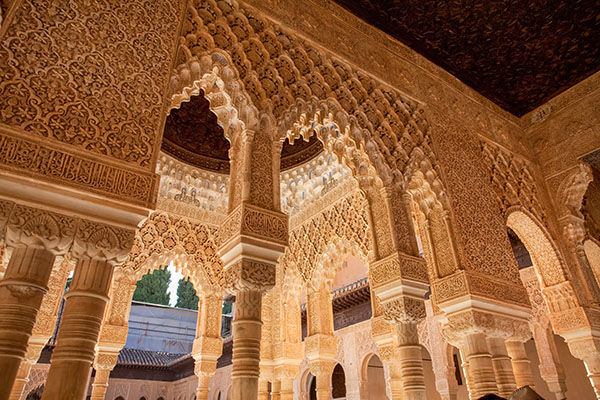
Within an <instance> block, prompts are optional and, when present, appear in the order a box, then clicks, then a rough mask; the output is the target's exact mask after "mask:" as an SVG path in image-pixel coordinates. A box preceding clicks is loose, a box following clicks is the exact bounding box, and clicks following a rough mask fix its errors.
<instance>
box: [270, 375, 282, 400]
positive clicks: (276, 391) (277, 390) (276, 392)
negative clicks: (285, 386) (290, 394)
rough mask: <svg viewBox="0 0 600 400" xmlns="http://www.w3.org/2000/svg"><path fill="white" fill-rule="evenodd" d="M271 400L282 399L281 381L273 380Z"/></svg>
mask: <svg viewBox="0 0 600 400" xmlns="http://www.w3.org/2000/svg"><path fill="white" fill-rule="evenodd" d="M271 400H281V381H280V380H279V379H275V380H273V382H272V383H271Z"/></svg>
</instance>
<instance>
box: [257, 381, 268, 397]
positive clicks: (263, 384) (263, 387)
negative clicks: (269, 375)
mask: <svg viewBox="0 0 600 400" xmlns="http://www.w3.org/2000/svg"><path fill="white" fill-rule="evenodd" d="M269 394H270V393H269V381H268V380H266V379H259V380H258V400H269Z"/></svg>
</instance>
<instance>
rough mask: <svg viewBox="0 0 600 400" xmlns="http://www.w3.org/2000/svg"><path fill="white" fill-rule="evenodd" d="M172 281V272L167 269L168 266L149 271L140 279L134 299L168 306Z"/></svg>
mask: <svg viewBox="0 0 600 400" xmlns="http://www.w3.org/2000/svg"><path fill="white" fill-rule="evenodd" d="M170 282H171V272H169V271H168V270H167V267H165V268H159V269H157V270H154V271H153V272H152V273H147V274H146V275H144V276H143V277H142V279H140V280H139V281H138V283H137V285H136V287H135V292H133V300H134V301H143V302H145V303H153V304H162V305H165V306H168V305H169V298H170V295H169V291H168V289H169V283H170Z"/></svg>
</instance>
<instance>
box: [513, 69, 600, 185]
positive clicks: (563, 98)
mask: <svg viewBox="0 0 600 400" xmlns="http://www.w3.org/2000/svg"><path fill="white" fill-rule="evenodd" d="M523 123H524V125H525V126H524V127H525V132H526V135H527V138H528V139H529V140H530V142H531V143H532V145H533V150H534V151H535V157H536V158H537V161H538V162H539V164H540V166H541V168H542V171H543V173H544V176H545V177H546V178H547V179H548V186H549V189H550V193H556V189H557V187H558V185H559V184H560V181H559V178H560V177H557V176H555V175H557V174H559V173H561V172H564V171H566V170H567V169H568V168H570V167H572V166H573V165H575V164H576V163H577V160H578V159H579V158H580V157H582V156H584V155H586V154H588V153H590V152H592V151H594V150H597V149H598V148H600V72H599V73H596V74H594V75H592V76H590V77H589V78H587V79H585V80H584V81H582V82H581V83H579V84H578V85H576V86H574V87H572V88H571V89H569V90H567V91H565V92H564V93H562V94H560V95H559V96H557V97H555V98H554V99H552V100H550V101H549V102H548V103H546V104H544V105H543V106H541V107H539V108H538V109H536V110H534V111H532V112H531V113H529V114H527V115H525V116H524V117H523Z"/></svg>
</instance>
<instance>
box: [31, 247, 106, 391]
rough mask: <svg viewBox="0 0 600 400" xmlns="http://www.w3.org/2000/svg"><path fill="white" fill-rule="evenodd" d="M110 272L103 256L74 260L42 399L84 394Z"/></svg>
mask: <svg viewBox="0 0 600 400" xmlns="http://www.w3.org/2000/svg"><path fill="white" fill-rule="evenodd" d="M112 272H113V267H112V266H111V265H110V264H109V263H108V262H106V261H104V260H100V259H82V260H79V261H78V262H77V266H76V267H75V275H74V277H73V281H72V283H71V288H70V290H69V292H67V294H66V295H65V298H66V304H65V310H64V313H63V317H62V322H61V325H60V329H59V332H58V339H57V344H56V347H55V348H54V352H53V354H52V359H51V364H50V371H49V372H48V379H47V380H46V386H45V388H44V394H43V396H42V399H44V400H53V399H61V400H83V399H84V398H85V396H86V393H87V388H88V381H89V376H90V371H91V365H92V362H93V361H94V354H95V347H96V344H97V342H98V334H99V333H100V326H101V324H102V318H103V316H104V309H105V308H106V303H107V301H108V297H107V295H108V290H109V288H110V283H111V278H112Z"/></svg>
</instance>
